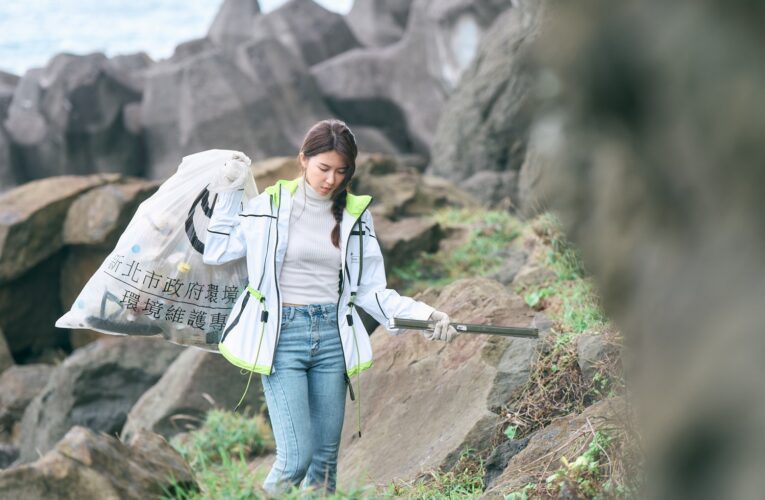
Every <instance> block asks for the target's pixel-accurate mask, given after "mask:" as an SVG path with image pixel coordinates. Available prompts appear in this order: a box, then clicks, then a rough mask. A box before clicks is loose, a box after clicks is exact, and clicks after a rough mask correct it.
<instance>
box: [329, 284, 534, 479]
mask: <svg viewBox="0 0 765 500" xmlns="http://www.w3.org/2000/svg"><path fill="white" fill-rule="evenodd" d="M417 298H420V299H421V300H423V301H425V302H426V303H428V304H430V305H432V306H433V307H436V308H438V309H440V310H443V311H446V312H447V313H448V314H449V315H450V316H451V317H452V318H454V319H456V320H459V321H464V322H468V323H483V324H501V325H517V326H528V325H529V323H530V321H531V319H532V317H533V311H531V310H529V309H528V308H527V307H526V305H525V304H524V303H523V300H522V299H521V298H519V297H517V296H514V295H510V294H509V293H508V292H507V291H506V290H505V288H504V287H503V286H502V285H501V284H499V283H497V282H494V281H491V280H486V279H469V280H460V281H457V282H454V283H452V284H450V285H449V286H447V287H445V288H444V289H443V290H441V292H440V293H438V292H436V291H435V290H430V291H427V292H425V294H424V295H423V296H419V297H417ZM536 346H537V341H536V340H533V339H518V338H510V337H499V336H489V335H473V334H464V335H462V336H459V337H457V339H455V340H454V341H453V342H452V343H450V344H444V343H436V342H430V341H427V340H425V339H424V338H423V337H422V336H421V335H420V334H419V333H417V332H411V331H408V332H402V333H400V334H399V335H396V336H390V335H385V334H378V335H372V348H373V351H374V353H375V364H374V366H373V367H372V368H371V369H370V370H367V371H365V372H363V373H362V374H361V375H360V376H358V377H357V376H354V377H353V378H352V380H351V383H352V384H353V388H354V390H355V395H356V402H355V403H350V404H348V405H347V407H346V417H345V421H346V425H345V428H344V431H343V437H342V442H341V446H340V457H339V463H338V467H339V468H338V474H339V476H338V478H339V479H338V481H339V484H341V485H343V487H345V488H347V487H349V485H350V484H368V483H370V482H373V483H384V482H390V481H392V480H394V479H403V480H413V479H414V478H416V477H417V476H418V475H419V474H420V473H421V472H422V471H423V470H427V469H432V468H436V467H444V468H449V467H451V466H452V465H454V464H455V463H456V462H457V460H458V459H459V456H460V453H461V452H462V451H464V449H465V448H467V447H470V448H473V449H475V450H479V451H485V450H487V449H488V448H489V447H490V441H491V438H492V437H493V436H494V435H495V433H496V432H497V431H498V426H499V425H501V423H502V418H501V417H500V416H499V415H498V414H497V413H494V412H493V411H492V409H493V408H495V407H498V406H500V405H501V404H503V403H506V402H507V401H508V399H509V398H510V397H511V396H512V394H514V392H515V391H517V390H519V389H520V388H522V387H523V385H524V384H525V383H526V381H527V380H528V377H529V374H530V371H531V367H532V364H533V363H534V361H535V359H536ZM357 404H360V406H357ZM359 409H360V422H361V427H362V432H363V437H362V438H361V439H359V438H358V434H357V430H358V428H357V418H358V417H357V412H358V411H359Z"/></svg>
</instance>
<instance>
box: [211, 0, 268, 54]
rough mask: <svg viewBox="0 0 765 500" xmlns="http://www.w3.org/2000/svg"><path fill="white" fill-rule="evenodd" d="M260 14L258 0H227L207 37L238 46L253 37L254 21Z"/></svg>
mask: <svg viewBox="0 0 765 500" xmlns="http://www.w3.org/2000/svg"><path fill="white" fill-rule="evenodd" d="M259 16H260V4H259V3H258V0H225V1H224V2H223V5H221V7H220V9H219V10H218V13H217V14H216V15H215V19H214V20H213V22H212V24H211V25H210V29H209V30H208V32H207V37H208V38H209V39H210V40H212V41H213V42H215V43H216V44H219V45H223V46H236V45H237V44H239V43H242V42H244V41H246V40H248V39H250V38H252V33H253V31H252V23H253V22H254V21H255V19H256V18H258V17H259Z"/></svg>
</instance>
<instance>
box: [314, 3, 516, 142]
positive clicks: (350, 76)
mask: <svg viewBox="0 0 765 500" xmlns="http://www.w3.org/2000/svg"><path fill="white" fill-rule="evenodd" d="M510 4H511V2H510V1H509V0H508V1H507V2H502V1H500V2H489V1H481V2H467V1H464V2H463V1H455V2H432V1H430V0H415V2H414V3H413V4H412V6H411V12H410V19H409V24H408V25H407V31H406V33H405V34H404V36H403V38H402V39H401V40H400V41H399V42H397V43H395V44H393V45H389V46H386V47H382V48H377V47H375V48H368V49H356V50H351V51H348V52H345V53H343V54H340V55H339V56H337V57H334V58H332V59H330V60H327V61H325V62H323V63H321V64H317V65H316V66H313V67H312V68H311V72H312V74H313V75H314V76H315V77H316V81H317V82H318V84H319V87H320V88H321V91H322V94H323V95H324V96H325V98H326V99H327V100H328V103H329V106H330V108H331V109H333V110H336V112H337V113H338V114H339V115H340V116H341V117H343V118H345V119H348V120H349V121H351V122H353V123H363V124H367V125H374V126H378V127H380V128H381V129H383V130H384V131H391V132H392V133H395V131H405V132H406V133H405V134H404V137H409V138H411V139H410V140H409V141H407V143H401V142H400V141H399V140H397V139H396V138H395V137H393V136H392V135H389V137H390V138H391V140H392V141H393V142H394V143H395V144H396V145H397V146H398V147H399V148H401V150H402V151H406V152H417V153H420V154H426V155H427V154H429V150H430V146H431V144H432V142H433V136H434V132H435V130H436V127H437V125H438V119H439V116H440V114H441V111H442V107H443V105H444V103H445V102H446V99H447V97H448V95H449V93H450V92H451V91H452V90H453V88H454V87H455V85H456V83H457V81H458V80H459V78H460V75H461V73H462V71H463V70H464V69H465V68H466V67H467V65H468V64H469V62H470V61H472V59H473V57H474V56H475V50H471V49H468V50H466V51H464V52H459V53H458V51H457V50H456V49H455V47H456V46H465V47H468V48H470V47H473V48H475V47H477V44H478V41H479V40H480V38H481V36H482V34H483V32H484V31H485V30H486V29H487V28H488V26H489V25H490V24H491V21H493V20H494V18H495V17H496V16H497V15H498V14H499V13H500V12H502V11H503V10H505V9H506V8H508V7H509V6H510ZM351 118H352V119H351Z"/></svg>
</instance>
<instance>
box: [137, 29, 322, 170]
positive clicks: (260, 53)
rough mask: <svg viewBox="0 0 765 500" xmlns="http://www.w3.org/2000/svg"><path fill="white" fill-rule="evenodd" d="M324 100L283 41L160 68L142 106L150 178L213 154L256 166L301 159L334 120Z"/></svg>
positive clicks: (152, 77) (200, 56)
mask: <svg viewBox="0 0 765 500" xmlns="http://www.w3.org/2000/svg"><path fill="white" fill-rule="evenodd" d="M318 95H319V94H318V91H317V90H315V84H314V83H313V81H312V79H311V77H310V75H308V74H307V70H306V69H305V66H304V65H303V63H302V62H301V61H300V60H299V59H297V58H296V56H294V55H293V54H292V53H291V52H290V51H289V50H287V49H286V48H284V47H283V46H281V45H280V44H279V43H278V42H277V41H275V40H260V41H258V40H256V41H253V42H249V43H247V44H245V45H242V46H240V47H239V48H238V49H237V51H236V54H235V55H231V54H227V53H224V52H223V51H220V50H212V51H205V52H202V53H200V54H198V55H196V56H193V57H191V58H188V59H184V60H183V61H181V62H179V63H177V64H160V65H157V66H156V67H154V68H152V70H150V71H149V72H148V74H147V84H146V91H145V94H144V100H143V101H142V103H141V118H142V124H143V128H144V130H145V135H146V140H147V144H148V150H149V156H150V159H151V171H150V172H149V176H150V177H152V178H155V179H164V178H167V177H169V176H170V175H171V174H172V173H174V172H175V169H176V168H177V166H178V164H179V163H180V159H181V158H182V157H183V156H185V155H188V154H192V153H195V152H198V151H202V150H206V149H212V148H222V149H235V150H239V151H244V152H246V153H247V154H248V156H250V157H251V158H253V159H254V160H257V159H262V158H263V157H270V156H279V155H285V154H293V153H294V152H296V151H298V150H299V148H300V144H301V142H302V139H303V135H304V134H305V131H306V130H307V129H308V127H310V125H313V124H314V123H315V122H316V121H318V120H319V119H320V118H319V117H322V118H323V117H326V116H327V114H328V113H327V110H326V108H325V107H324V106H323V104H322V103H321V101H320V98H319V97H318ZM309 123H310V124H309Z"/></svg>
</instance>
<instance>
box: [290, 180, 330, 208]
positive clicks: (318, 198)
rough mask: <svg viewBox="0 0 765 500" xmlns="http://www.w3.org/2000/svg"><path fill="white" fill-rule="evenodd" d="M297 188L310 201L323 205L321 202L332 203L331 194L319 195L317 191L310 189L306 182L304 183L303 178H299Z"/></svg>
mask: <svg viewBox="0 0 765 500" xmlns="http://www.w3.org/2000/svg"><path fill="white" fill-rule="evenodd" d="M298 188H299V189H301V190H303V191H305V194H306V197H308V198H310V199H311V200H313V201H315V202H318V203H323V202H330V201H332V193H327V194H321V193H319V192H318V191H316V190H315V189H314V188H313V187H311V185H310V184H308V182H306V180H305V178H304V177H300V180H299V181H298Z"/></svg>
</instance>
